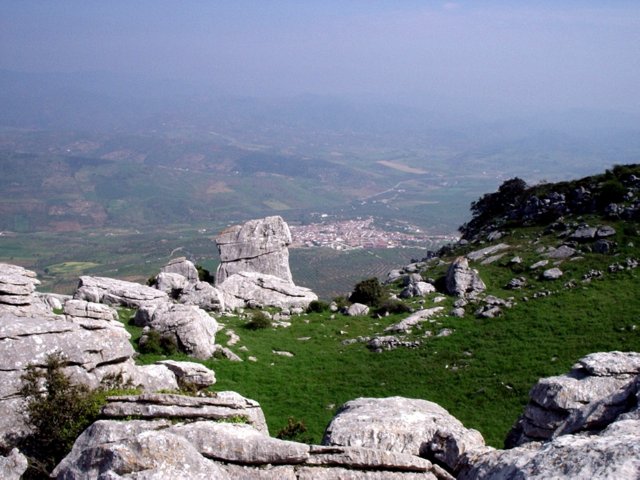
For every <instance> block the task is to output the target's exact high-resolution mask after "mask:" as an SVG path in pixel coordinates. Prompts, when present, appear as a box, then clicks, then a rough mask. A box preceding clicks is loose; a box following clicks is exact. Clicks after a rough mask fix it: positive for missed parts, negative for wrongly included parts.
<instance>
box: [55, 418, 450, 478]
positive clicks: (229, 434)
mask: <svg viewBox="0 0 640 480" xmlns="http://www.w3.org/2000/svg"><path fill="white" fill-rule="evenodd" d="M53 473H54V475H55V476H56V478H58V479H75V478H190V479H191V478H215V479H229V480H231V479H236V478H241V479H250V480H252V479H256V480H260V479H265V480H266V479H279V480H280V479H283V480H287V479H291V480H298V479H306V480H311V479H314V480H315V479H344V480H352V479H353V480H356V479H363V480H364V479H379V480H383V479H385V480H386V479H389V480H394V479H398V480H414V479H415V480H418V479H420V480H436V479H441V480H445V479H446V480H449V479H451V478H452V477H450V476H449V475H448V474H447V473H446V472H444V471H443V470H442V469H441V468H439V467H437V466H435V465H433V464H432V463H431V462H429V461H428V460H425V459H422V458H419V457H417V456H413V455H409V454H403V453H394V452H385V451H381V450H375V449H368V448H362V447H324V446H317V445H307V444H302V443H296V442H290V441H285V440H278V439H275V438H271V437H269V436H267V435H266V434H264V433H261V432H260V431H258V430H256V429H254V428H253V427H251V426H250V425H244V424H229V423H218V422H212V421H197V422H193V423H184V424H180V423H179V424H173V425H172V424H171V423H170V422H169V421H166V420H156V421H142V420H136V421H129V422H115V421H109V420H101V421H99V422H96V423H94V424H93V425H92V426H91V427H89V428H88V429H87V430H86V431H85V432H84V433H83V434H82V435H81V436H80V437H79V438H78V440H76V443H75V445H74V447H73V450H72V451H71V453H69V455H68V456H67V457H66V458H65V459H64V460H63V461H62V462H61V463H60V465H58V466H57V467H56V469H55V470H54V472H53Z"/></svg>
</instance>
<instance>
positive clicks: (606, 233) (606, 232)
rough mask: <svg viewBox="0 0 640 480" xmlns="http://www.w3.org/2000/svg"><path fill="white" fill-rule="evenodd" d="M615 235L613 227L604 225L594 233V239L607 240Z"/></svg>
mask: <svg viewBox="0 0 640 480" xmlns="http://www.w3.org/2000/svg"><path fill="white" fill-rule="evenodd" d="M615 234H616V230H615V228H613V227H610V226H608V225H604V226H602V227H600V228H598V230H597V231H596V238H607V237H612V236H614V235H615Z"/></svg>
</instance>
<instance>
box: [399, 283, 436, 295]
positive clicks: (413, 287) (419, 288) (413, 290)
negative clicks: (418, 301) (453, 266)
mask: <svg viewBox="0 0 640 480" xmlns="http://www.w3.org/2000/svg"><path fill="white" fill-rule="evenodd" d="M435 291H436V287H434V286H433V285H431V284H430V283H427V282H422V281H420V282H416V283H412V284H410V285H407V286H406V287H405V288H404V289H403V290H402V292H400V298H411V297H424V296H425V295H428V294H430V293H434V292H435Z"/></svg>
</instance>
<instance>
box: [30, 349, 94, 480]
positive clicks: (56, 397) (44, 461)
mask: <svg viewBox="0 0 640 480" xmlns="http://www.w3.org/2000/svg"><path fill="white" fill-rule="evenodd" d="M64 365H65V361H64V357H63V356H62V355H61V354H59V353H56V354H52V355H49V356H48V357H47V363H46V366H45V368H44V370H43V369H38V368H36V367H34V366H33V365H30V366H28V367H27V370H26V372H25V374H24V375H23V376H22V387H21V389H20V395H21V396H22V397H23V398H24V399H25V401H26V405H25V412H24V413H25V417H26V423H27V425H28V426H29V427H30V429H31V433H30V435H29V436H28V437H27V438H26V439H25V440H24V442H23V444H22V445H21V446H20V449H21V450H22V451H23V452H24V453H25V454H26V455H27V456H28V457H29V470H28V471H27V472H26V473H25V476H24V477H23V478H43V477H46V478H48V475H49V473H50V472H51V470H53V468H54V467H55V466H56V465H57V464H58V463H59V462H60V461H61V460H62V459H63V458H64V457H65V455H67V453H69V451H70V450H71V447H72V446H73V442H74V441H75V440H76V438H77V437H78V436H79V435H80V433H82V431H83V430H84V429H85V428H87V427H88V426H89V425H90V424H92V423H93V422H94V421H95V420H96V419H97V418H98V415H99V413H100V409H101V407H102V405H103V404H104V400H105V394H104V392H103V391H102V390H96V391H91V390H89V388H88V387H86V386H84V385H75V384H73V383H72V382H71V380H70V379H69V378H68V377H67V376H66V375H65V374H64V373H63V371H62V368H63V367H64Z"/></svg>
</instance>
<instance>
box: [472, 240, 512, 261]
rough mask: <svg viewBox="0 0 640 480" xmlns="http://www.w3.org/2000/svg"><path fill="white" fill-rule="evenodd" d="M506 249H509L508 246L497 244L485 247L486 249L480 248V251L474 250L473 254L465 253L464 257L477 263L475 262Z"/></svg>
mask: <svg viewBox="0 0 640 480" xmlns="http://www.w3.org/2000/svg"><path fill="white" fill-rule="evenodd" d="M508 248H511V246H510V245H507V244H506V243H498V244H497V245H491V246H490V247H486V248H482V249H480V250H476V251H473V252H469V253H467V255H466V257H467V259H469V260H473V261H477V260H481V259H483V258H485V257H488V256H491V255H494V254H496V253H498V252H500V251H502V250H506V249H508Z"/></svg>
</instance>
